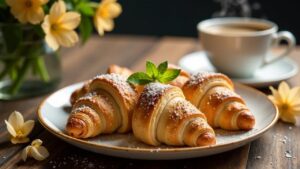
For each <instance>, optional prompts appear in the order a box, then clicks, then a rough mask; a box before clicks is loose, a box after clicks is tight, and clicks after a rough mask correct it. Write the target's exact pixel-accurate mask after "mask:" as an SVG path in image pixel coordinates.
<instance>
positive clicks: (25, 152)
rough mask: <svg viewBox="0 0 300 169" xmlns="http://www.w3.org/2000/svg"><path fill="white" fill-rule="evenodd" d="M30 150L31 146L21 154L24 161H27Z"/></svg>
mask: <svg viewBox="0 0 300 169" xmlns="http://www.w3.org/2000/svg"><path fill="white" fill-rule="evenodd" d="M30 149H31V146H27V147H25V148H24V149H23V151H22V154H21V157H22V159H23V161H26V159H27V157H28V155H29V151H30Z"/></svg>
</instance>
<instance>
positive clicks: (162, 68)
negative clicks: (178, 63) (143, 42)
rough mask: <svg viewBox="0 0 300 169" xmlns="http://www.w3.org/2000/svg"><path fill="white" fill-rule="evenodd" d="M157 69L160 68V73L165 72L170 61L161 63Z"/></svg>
mask: <svg viewBox="0 0 300 169" xmlns="http://www.w3.org/2000/svg"><path fill="white" fill-rule="evenodd" d="M157 69H158V72H159V74H161V75H162V74H164V73H165V71H166V70H167V69H168V61H165V62H163V63H161V64H159V65H158V68H157Z"/></svg>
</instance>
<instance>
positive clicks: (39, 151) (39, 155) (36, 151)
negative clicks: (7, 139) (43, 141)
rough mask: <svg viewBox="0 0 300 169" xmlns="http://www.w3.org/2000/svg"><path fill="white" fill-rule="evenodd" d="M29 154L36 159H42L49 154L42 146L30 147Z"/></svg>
mask: <svg viewBox="0 0 300 169" xmlns="http://www.w3.org/2000/svg"><path fill="white" fill-rule="evenodd" d="M31 156H32V157H33V158H34V159H36V160H39V161H41V160H44V159H46V158H47V157H48V156H49V152H48V150H47V149H46V148H45V147H44V146H40V147H38V148H36V147H32V148H31Z"/></svg>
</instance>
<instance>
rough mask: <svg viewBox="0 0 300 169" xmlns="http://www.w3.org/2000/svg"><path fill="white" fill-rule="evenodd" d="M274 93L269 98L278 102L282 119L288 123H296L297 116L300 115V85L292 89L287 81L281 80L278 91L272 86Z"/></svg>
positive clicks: (275, 102)
mask: <svg viewBox="0 0 300 169" xmlns="http://www.w3.org/2000/svg"><path fill="white" fill-rule="evenodd" d="M270 89H271V91H272V95H270V96H269V98H270V99H271V100H272V101H273V102H274V104H276V106H277V107H278V110H279V113H280V119H281V120H282V121H284V122H288V123H293V124H295V123H296V116H299V115H300V87H295V88H292V89H290V87H289V86H288V84H287V83H286V82H281V83H280V84H279V87H278V91H277V90H275V89H274V88H273V87H272V86H271V87H270Z"/></svg>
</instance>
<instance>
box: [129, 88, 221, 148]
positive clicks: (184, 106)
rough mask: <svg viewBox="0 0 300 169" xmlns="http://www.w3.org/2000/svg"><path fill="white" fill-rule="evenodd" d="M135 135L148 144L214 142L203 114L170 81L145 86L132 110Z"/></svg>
mask: <svg viewBox="0 0 300 169" xmlns="http://www.w3.org/2000/svg"><path fill="white" fill-rule="evenodd" d="M132 129H133V133H134V135H135V137H136V138H138V139H139V140H141V141H143V142H145V143H147V144H150V145H159V144H160V143H164V144H167V145H174V146H182V145H188V146H207V145H213V144H215V143H216V137H215V133H214V131H213V129H212V128H211V127H210V126H209V125H208V124H207V121H206V118H205V115H204V114H203V113H201V112H200V111H199V110H198V109H197V108H196V107H195V106H193V105H192V104H191V103H190V102H188V101H187V100H185V98H184V95H183V93H182V90H181V89H180V88H178V87H175V86H172V85H164V84H160V83H150V84H148V85H146V86H145V88H144V90H143V92H142V94H141V96H140V99H139V101H138V103H137V106H136V108H135V110H134V112H133V120H132Z"/></svg>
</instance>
